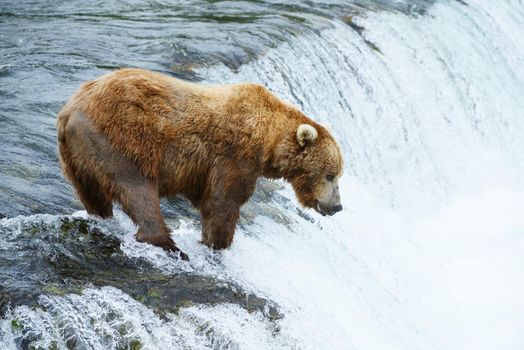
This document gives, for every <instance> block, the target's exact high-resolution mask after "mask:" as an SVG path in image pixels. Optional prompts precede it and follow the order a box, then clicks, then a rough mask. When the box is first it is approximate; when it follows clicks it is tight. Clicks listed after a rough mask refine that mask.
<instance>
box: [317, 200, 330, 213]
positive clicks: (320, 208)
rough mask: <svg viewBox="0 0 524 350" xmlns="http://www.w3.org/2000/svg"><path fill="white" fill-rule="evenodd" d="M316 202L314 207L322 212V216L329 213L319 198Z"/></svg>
mask: <svg viewBox="0 0 524 350" xmlns="http://www.w3.org/2000/svg"><path fill="white" fill-rule="evenodd" d="M315 204H316V205H315V206H314V207H313V209H315V211H316V212H317V213H320V214H321V215H322V216H326V215H328V212H327V211H326V210H324V209H322V207H321V206H320V202H319V201H318V200H316V201H315Z"/></svg>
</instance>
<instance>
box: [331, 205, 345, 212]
mask: <svg viewBox="0 0 524 350" xmlns="http://www.w3.org/2000/svg"><path fill="white" fill-rule="evenodd" d="M331 211H332V212H333V214H335V213H338V212H339V211H342V204H338V205H335V206H334V207H333V209H331Z"/></svg>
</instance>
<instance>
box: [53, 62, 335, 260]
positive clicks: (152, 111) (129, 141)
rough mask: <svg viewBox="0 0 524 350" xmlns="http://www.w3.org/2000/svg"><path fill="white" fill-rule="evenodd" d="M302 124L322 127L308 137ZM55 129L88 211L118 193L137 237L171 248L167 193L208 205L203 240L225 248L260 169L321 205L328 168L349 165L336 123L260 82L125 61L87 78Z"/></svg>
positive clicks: (107, 205)
mask: <svg viewBox="0 0 524 350" xmlns="http://www.w3.org/2000/svg"><path fill="white" fill-rule="evenodd" d="M301 124H308V125H310V126H312V127H313V128H314V129H315V130H316V132H317V133H318V136H317V137H316V138H315V139H314V140H313V139H311V140H305V141H304V142H301V143H302V145H300V144H299V142H297V128H298V127H299V126H300V125H301ZM57 130H58V144H59V153H60V161H61V166H62V169H63V171H64V174H65V176H66V177H67V178H68V179H69V180H70V181H71V183H72V184H73V186H74V188H75V189H76V191H77V193H78V195H79V197H80V200H81V201H82V203H83V204H84V205H85V207H86V210H87V212H88V213H90V214H96V215H99V216H101V217H103V218H106V217H110V216H112V214H113V213H112V203H113V202H114V201H116V202H119V203H121V204H122V207H123V210H124V211H125V213H126V214H128V215H129V217H130V218H131V219H132V220H133V221H134V222H135V224H136V225H137V226H138V228H139V229H138V232H137V234H136V238H137V239H138V240H139V241H143V242H148V243H151V244H154V245H157V246H160V247H162V248H164V249H166V250H173V251H178V248H177V247H176V245H175V243H174V242H173V241H172V240H171V238H170V236H169V229H168V228H167V226H166V225H165V223H164V220H163V217H162V214H161V212H160V198H161V197H165V196H168V197H172V196H175V195H176V194H181V195H183V196H185V197H187V198H188V199H189V200H190V201H191V203H192V204H193V205H194V206H195V207H197V208H198V209H199V210H200V212H201V215H202V219H203V233H202V241H203V243H205V244H206V245H208V246H209V247H212V248H214V249H222V248H227V247H229V246H230V244H231V242H232V239H233V234H234V231H235V226H236V222H237V219H238V217H239V209H240V207H241V205H242V204H243V203H245V202H246V201H247V200H248V199H249V197H250V196H251V195H252V193H253V191H254V189H255V183H256V179H257V178H258V177H260V176H264V177H267V178H271V179H275V178H284V179H286V180H288V181H290V182H291V183H292V185H293V188H294V190H295V192H296V194H297V197H298V199H299V201H300V202H301V203H302V204H303V205H304V206H307V207H312V208H315V209H317V208H316V206H318V203H317V202H316V200H317V198H318V197H319V196H320V195H321V192H322V190H323V188H322V186H324V185H323V183H325V181H324V180H323V179H324V178H325V176H326V174H331V176H334V177H335V178H338V177H339V176H340V175H341V173H342V156H341V153H340V149H339V147H338V145H337V143H336V142H335V140H334V139H333V137H332V136H331V134H330V133H329V132H328V130H327V129H325V128H324V127H323V126H320V125H319V124H317V123H315V122H314V121H313V120H311V119H309V118H308V117H306V116H305V115H304V114H303V113H301V112H300V111H299V110H298V109H297V108H295V107H294V106H292V105H290V104H288V103H285V102H283V101H281V100H280V99H278V98H277V97H275V96H274V95H273V94H271V93H270V92H269V91H268V90H267V89H266V88H264V87H262V86H260V85H256V84H232V85H201V84H194V83H189V82H185V81H181V80H178V79H175V78H173V77H169V76H166V75H162V74H159V73H155V72H150V71H145V70H139V69H122V70H118V71H116V72H113V73H110V74H107V75H104V76H102V77H100V78H98V79H96V80H93V81H90V82H88V83H86V84H84V85H83V86H82V87H81V88H80V90H79V91H78V92H77V93H76V94H75V95H74V96H73V97H72V98H71V99H70V100H69V102H68V103H67V104H66V106H65V107H64V108H63V109H62V111H61V112H60V113H59V115H58V119H57ZM337 195H338V187H337ZM340 208H341V207H340ZM182 254H183V253H182ZM183 257H184V258H187V256H185V255H183Z"/></svg>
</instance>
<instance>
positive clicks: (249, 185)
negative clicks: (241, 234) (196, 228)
mask: <svg viewBox="0 0 524 350" xmlns="http://www.w3.org/2000/svg"><path fill="white" fill-rule="evenodd" d="M218 163H219V162H218ZM253 167H254V166H253V165H252V164H251V163H241V162H240V161H237V162H235V163H234V164H232V163H231V162H229V161H225V162H224V164H223V166H222V167H221V166H217V167H216V168H215V169H214V171H213V172H212V173H211V174H210V176H209V181H208V183H207V186H206V189H205V193H204V197H203V200H202V204H201V206H200V213H201V214H202V243H204V244H205V245H207V246H208V247H210V248H212V249H225V248H228V247H229V246H230V245H231V242H232V241H233V235H234V234H235V228H236V224H237V221H238V218H239V216H240V207H241V206H242V204H244V203H245V202H246V201H247V200H248V199H249V197H251V195H252V194H253V191H254V190H255V185H256V176H255V175H254V174H252V169H253Z"/></svg>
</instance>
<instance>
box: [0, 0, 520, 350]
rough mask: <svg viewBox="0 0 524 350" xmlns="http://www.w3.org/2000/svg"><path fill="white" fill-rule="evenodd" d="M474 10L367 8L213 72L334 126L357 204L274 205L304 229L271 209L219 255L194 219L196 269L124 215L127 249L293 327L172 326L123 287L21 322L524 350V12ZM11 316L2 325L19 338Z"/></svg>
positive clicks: (55, 328)
mask: <svg viewBox="0 0 524 350" xmlns="http://www.w3.org/2000/svg"><path fill="white" fill-rule="evenodd" d="M467 2H468V4H469V6H465V5H463V4H461V3H460V2H456V1H449V2H447V1H446V2H442V3H437V4H435V5H434V6H432V7H431V8H430V10H429V13H427V14H425V15H424V16H417V17H409V16H406V15H404V14H400V13H386V12H380V13H366V14H364V15H361V16H359V17H356V18H354V19H353V21H354V23H355V24H356V25H358V26H359V27H362V28H364V31H363V33H362V36H361V35H359V33H358V32H357V31H355V30H353V29H351V28H350V27H349V26H348V25H346V24H344V23H341V22H334V23H333V26H332V28H331V29H327V30H324V31H322V32H320V33H317V32H311V33H305V34H303V35H301V36H299V37H297V38H295V39H293V40H291V41H290V42H289V43H286V44H283V45H281V46H280V47H278V48H276V49H273V50H271V51H269V52H268V53H267V54H266V55H264V56H263V57H261V58H260V59H258V60H257V61H255V62H252V63H250V64H247V65H244V66H242V67H241V68H240V69H239V71H238V72H231V71H230V70H229V69H228V68H226V67H210V68H208V69H206V70H203V71H200V74H201V75H202V76H204V77H206V79H207V80H208V81H210V82H225V81H229V82H238V81H255V82H260V83H262V84H264V85H266V86H267V87H269V88H270V89H271V90H273V91H274V92H276V93H277V94H278V95H280V96H282V97H285V98H287V99H288V100H290V101H292V102H294V103H296V104H297V105H299V106H300V107H301V108H302V109H303V110H304V111H305V112H306V114H308V115H309V116H311V117H312V118H314V119H316V120H317V121H320V122H329V123H330V124H331V125H332V127H333V132H334V134H335V136H336V138H337V139H338V140H339V141H340V143H341V146H342V148H343V152H344V156H345V161H346V165H345V174H344V177H343V179H342V183H341V191H342V193H341V194H342V201H343V205H344V208H345V210H344V211H343V212H341V213H339V214H337V215H335V216H334V217H326V218H324V217H320V216H319V215H316V214H315V213H308V214H309V215H311V217H312V218H313V219H314V220H313V221H314V222H311V221H307V220H304V219H303V218H302V217H300V216H299V215H298V213H297V211H296V210H294V208H289V207H284V206H283V205H282V206H281V205H279V204H275V203H272V204H271V205H272V206H275V209H276V210H280V211H282V212H283V213H285V215H286V216H288V217H289V219H290V222H291V223H290V224H280V223H276V222H274V221H273V220H270V219H268V218H266V217H264V216H260V217H258V218H257V219H256V220H255V223H254V224H251V225H249V226H248V227H244V228H242V229H239V230H237V233H236V236H235V241H234V244H233V246H232V247H231V248H230V249H228V250H227V251H224V252H222V253H218V254H217V255H214V254H213V253H211V252H209V251H208V250H207V249H206V248H204V247H203V246H201V245H199V244H198V243H197V242H198V240H199V238H200V232H199V230H198V229H197V228H195V227H196V226H197V223H196V222H193V221H191V220H189V219H186V220H185V221H184V225H182V227H180V228H178V229H176V230H175V231H174V238H175V240H176V241H177V242H178V243H179V246H181V248H182V249H183V250H184V251H186V252H187V253H188V254H189V255H190V256H191V258H192V260H191V262H190V263H189V264H186V263H181V262H177V261H173V260H172V259H170V258H169V257H167V256H166V255H165V254H164V253H163V252H161V251H160V250H159V249H158V250H157V249H156V248H153V249H151V248H149V247H145V246H144V245H140V244H138V243H136V242H134V240H133V238H132V233H133V232H134V228H133V227H132V224H131V222H130V221H129V220H128V219H127V218H126V217H124V216H123V215H121V214H119V215H118V216H117V218H116V219H115V223H116V224H118V225H121V226H123V227H126V228H128V230H129V232H130V233H129V236H127V237H126V239H125V240H124V242H123V245H122V247H123V249H124V251H125V253H126V254H128V255H130V256H143V257H146V258H147V259H149V260H150V261H152V262H154V263H155V264H157V266H159V267H161V268H162V269H164V270H165V271H168V272H172V271H179V270H180V269H182V270H185V271H189V272H191V271H195V272H198V273H200V274H209V275H214V276H218V277H219V278H226V279H232V280H234V281H236V282H238V283H239V284H241V285H242V286H244V287H245V288H246V289H247V290H250V291H253V292H254V293H256V294H257V295H260V296H264V297H267V298H268V299H271V300H273V301H275V302H276V303H277V304H278V305H279V307H280V310H281V312H282V314H283V316H284V318H283V319H281V320H279V321H277V325H274V324H272V323H271V322H269V321H267V320H266V319H264V317H263V316H262V315H261V314H259V313H253V314H249V313H247V312H246V311H245V310H243V309H241V308H239V307H237V306H230V305H222V306H214V307H211V306H209V307H199V306H193V307H189V308H186V309H184V311H182V312H181V313H180V314H179V315H171V316H169V317H168V319H160V318H159V317H158V316H156V315H155V314H154V313H153V312H152V311H151V310H149V309H147V308H146V307H145V306H143V305H142V304H140V303H139V302H137V301H135V300H134V299H132V298H130V297H128V296H127V295H125V294H124V293H122V292H121V291H119V290H118V289H115V288H111V287H106V288H101V289H98V288H92V289H87V290H85V291H84V292H83V293H82V295H70V296H64V297H41V299H40V303H41V305H43V306H45V307H46V311H45V312H43V311H41V310H38V309H36V310H35V309H31V308H29V307H18V308H16V309H15V310H13V311H12V316H13V317H14V318H16V319H19V320H22V321H23V322H26V323H30V324H35V325H40V328H38V329H37V330H35V332H37V333H40V334H47V335H48V336H47V337H46V338H45V339H44V340H42V343H41V344H40V345H42V346H43V347H48V346H49V344H51V343H50V342H51V339H52V338H55V339H63V338H64V337H66V336H67V335H69V336H71V334H80V335H82V337H84V338H82V339H84V340H85V344H88V345H89V346H92V347H93V348H106V347H108V346H113V347H117V346H118V342H113V343H108V342H107V339H109V338H111V339H118V338H119V335H118V334H117V333H116V332H117V330H118V329H120V328H121V327H126V329H127V331H126V332H124V334H125V335H124V336H120V337H131V338H129V339H139V340H140V343H141V344H142V345H143V346H144V348H148V349H158V348H170V347H181V348H203V347H210V348H221V347H226V348H228V347H229V348H241V349H262V348H302V349H522V348H523V347H524V332H522V330H523V329H524V299H523V296H524V254H523V252H524V215H523V213H524V202H523V200H522V198H523V195H524V180H523V179H524V177H523V175H524V174H523V170H524V169H523V168H524V153H523V151H524V98H523V97H524V68H523V67H524V35H523V34H524V5H523V4H522V2H521V1H518V0H514V1H483V0H470V1H467ZM369 43H372V45H370V44H369ZM282 194H283V195H285V196H286V197H289V198H290V199H291V200H292V203H296V201H295V199H294V195H293V193H292V191H291V190H290V189H289V188H286V189H285V190H283V191H282ZM108 313H111V314H112V315H113V316H112V317H111V321H108V317H107V314H108ZM9 319H11V318H9V317H8V318H6V320H4V321H3V322H2V323H0V334H1V333H3V334H6V335H8V334H11V331H10V330H9V329H8V328H10V327H11V326H12V325H11V324H10V323H9V322H10V321H8V320H9ZM275 327H278V329H276V328H275ZM53 335H54V336H53ZM78 336H79V335H78ZM46 339H47V340H46ZM97 339H106V342H103V341H99V340H97ZM124 340H125V339H124ZM124 340H122V341H124ZM64 344H65V342H64V343H60V342H58V343H56V345H58V346H62V345H64ZM108 344H109V345H108ZM14 346H15V345H14V342H13V340H12V339H11V338H10V337H9V336H6V337H5V338H4V339H3V340H1V341H0V348H9V347H14Z"/></svg>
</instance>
